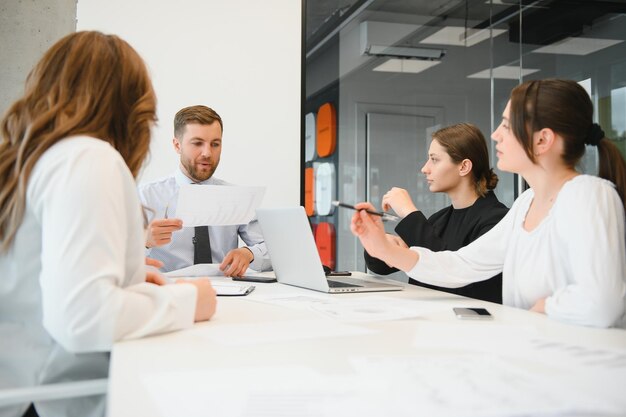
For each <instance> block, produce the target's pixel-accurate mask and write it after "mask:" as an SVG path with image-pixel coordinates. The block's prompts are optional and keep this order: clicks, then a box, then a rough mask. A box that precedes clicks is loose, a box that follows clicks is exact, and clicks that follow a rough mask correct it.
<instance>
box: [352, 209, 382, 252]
mask: <svg viewBox="0 0 626 417" xmlns="http://www.w3.org/2000/svg"><path fill="white" fill-rule="evenodd" d="M354 207H355V208H356V209H357V211H356V212H355V213H354V215H353V216H352V222H351V223H350V230H352V233H353V234H354V235H355V236H357V237H358V238H359V240H360V241H361V243H362V244H363V247H364V248H365V250H366V251H367V252H368V253H369V254H370V255H372V256H374V257H376V258H379V259H383V258H382V257H381V256H382V253H383V252H384V251H385V247H386V246H387V245H389V244H390V243H389V242H388V241H387V238H386V237H385V228H384V226H383V222H382V219H381V217H380V216H376V215H372V214H369V213H368V212H367V211H366V210H370V211H376V209H375V208H374V206H373V205H372V204H370V203H358V204H355V205H354Z"/></svg>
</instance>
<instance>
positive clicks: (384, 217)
mask: <svg viewBox="0 0 626 417" xmlns="http://www.w3.org/2000/svg"><path fill="white" fill-rule="evenodd" d="M332 205H333V206H335V207H343V208H349V209H352V210H357V211H361V210H365V209H358V208H356V207H354V206H352V205H350V204H346V203H342V202H340V201H333V202H332ZM365 211H366V212H367V213H369V214H373V215H374V216H380V217H382V221H392V222H399V221H400V220H402V219H401V218H400V217H398V216H394V215H393V214H389V213H381V212H380V211H372V210H365Z"/></svg>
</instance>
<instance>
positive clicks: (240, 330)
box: [189, 320, 375, 346]
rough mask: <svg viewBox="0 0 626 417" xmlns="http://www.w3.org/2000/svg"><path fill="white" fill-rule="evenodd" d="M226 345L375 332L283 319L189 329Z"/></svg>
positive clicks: (331, 324)
mask: <svg viewBox="0 0 626 417" xmlns="http://www.w3.org/2000/svg"><path fill="white" fill-rule="evenodd" d="M189 332H194V334H196V335H198V336H200V337H204V338H206V339H210V340H212V341H215V342H218V343H221V344H223V345H227V346H245V345H257V344H260V343H282V342H286V341H292V340H302V339H321V338H325V337H346V336H355V335H364V334H372V333H375V331H374V330H369V329H366V328H363V327H357V326H350V325H346V324H341V323H337V322H335V321H332V320H285V321H274V322H264V323H250V324H248V323H245V324H244V323H242V324H217V323H216V324H215V325H212V326H207V327H199V328H194V329H191V330H189Z"/></svg>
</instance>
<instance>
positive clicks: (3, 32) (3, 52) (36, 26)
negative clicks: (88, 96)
mask: <svg viewBox="0 0 626 417" xmlns="http://www.w3.org/2000/svg"><path fill="white" fill-rule="evenodd" d="M75 30H76V0H2V2H0V114H4V113H5V111H6V110H7V109H8V107H9V106H10V105H11V104H12V103H13V102H14V101H15V100H16V99H17V98H18V97H19V96H20V95H21V93H22V92H23V91H24V81H25V80H26V76H27V75H28V73H29V72H30V70H31V68H32V67H33V66H34V65H35V64H36V63H37V61H38V60H39V58H40V57H41V55H42V54H43V53H44V52H45V51H46V50H47V49H48V48H49V47H50V46H51V45H52V44H54V42H56V41H57V40H58V39H60V38H61V37H63V36H64V35H67V34H68V33H71V32H74V31H75Z"/></svg>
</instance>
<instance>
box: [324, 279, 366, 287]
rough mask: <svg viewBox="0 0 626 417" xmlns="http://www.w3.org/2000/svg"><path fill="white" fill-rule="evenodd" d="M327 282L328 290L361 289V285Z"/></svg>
mask: <svg viewBox="0 0 626 417" xmlns="http://www.w3.org/2000/svg"><path fill="white" fill-rule="evenodd" d="M327 281H328V286H329V287H330V288H345V287H361V285H355V284H348V283H347V282H339V281H333V280H330V279H329V280H327Z"/></svg>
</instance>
